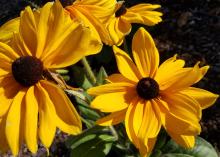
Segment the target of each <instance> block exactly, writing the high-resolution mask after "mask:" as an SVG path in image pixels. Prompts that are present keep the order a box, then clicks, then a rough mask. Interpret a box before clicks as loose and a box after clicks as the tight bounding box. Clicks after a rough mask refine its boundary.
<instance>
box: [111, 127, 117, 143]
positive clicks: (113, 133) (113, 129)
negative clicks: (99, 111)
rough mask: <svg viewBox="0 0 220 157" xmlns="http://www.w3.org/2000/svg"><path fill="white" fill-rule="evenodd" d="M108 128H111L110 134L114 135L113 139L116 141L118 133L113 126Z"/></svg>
mask: <svg viewBox="0 0 220 157" xmlns="http://www.w3.org/2000/svg"><path fill="white" fill-rule="evenodd" d="M109 129H110V130H111V132H112V135H113V136H114V137H115V140H116V141H117V140H118V133H117V131H116V130H115V128H114V127H113V126H109Z"/></svg>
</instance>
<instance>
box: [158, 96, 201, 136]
mask: <svg viewBox="0 0 220 157" xmlns="http://www.w3.org/2000/svg"><path fill="white" fill-rule="evenodd" d="M162 99H163V100H164V101H165V102H166V103H167V104H168V106H169V111H165V115H164V116H165V120H164V121H163V118H162V121H163V125H164V127H165V128H166V129H168V130H170V131H173V132H176V133H177V134H185V135H197V134H199V133H200V131H201V127H200V124H199V120H200V119H201V108H200V106H199V104H198V102H196V101H195V100H194V99H192V98H190V97H188V96H186V95H183V94H180V93H176V94H172V95H169V96H166V97H162ZM160 102H161V103H165V102H163V101H162V100H160ZM162 112H163V111H162Z"/></svg>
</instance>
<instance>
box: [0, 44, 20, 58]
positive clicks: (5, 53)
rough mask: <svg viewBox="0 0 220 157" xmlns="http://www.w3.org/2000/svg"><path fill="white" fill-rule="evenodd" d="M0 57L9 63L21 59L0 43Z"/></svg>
mask: <svg viewBox="0 0 220 157" xmlns="http://www.w3.org/2000/svg"><path fill="white" fill-rule="evenodd" d="M0 56H1V58H2V59H4V60H5V61H8V62H12V61H13V60H15V59H17V58H19V55H18V54H17V53H16V52H15V51H14V50H13V49H12V48H11V47H10V46H8V45H6V44H4V43H1V42H0Z"/></svg>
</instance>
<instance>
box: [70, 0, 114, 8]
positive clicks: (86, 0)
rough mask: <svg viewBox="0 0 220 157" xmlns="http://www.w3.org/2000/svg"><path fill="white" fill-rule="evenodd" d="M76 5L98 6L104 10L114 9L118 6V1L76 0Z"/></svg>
mask: <svg viewBox="0 0 220 157" xmlns="http://www.w3.org/2000/svg"><path fill="white" fill-rule="evenodd" d="M74 4H81V5H96V6H100V7H103V8H112V7H114V5H115V4H116V0H76V1H74Z"/></svg>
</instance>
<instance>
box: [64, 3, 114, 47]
mask: <svg viewBox="0 0 220 157" xmlns="http://www.w3.org/2000/svg"><path fill="white" fill-rule="evenodd" d="M114 8H115V1H114V0H76V1H74V3H73V4H72V5H70V6H67V7H66V10H67V11H68V12H69V14H70V16H71V18H72V19H73V20H80V21H82V22H83V23H84V25H85V26H87V27H89V28H90V29H91V30H92V35H93V36H94V37H95V38H96V39H97V40H99V41H102V42H104V43H105V44H107V45H112V41H111V38H110V36H109V33H108V31H107V29H106V25H105V23H107V20H108V19H109V18H110V17H111V16H112V15H113V14H114Z"/></svg>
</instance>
